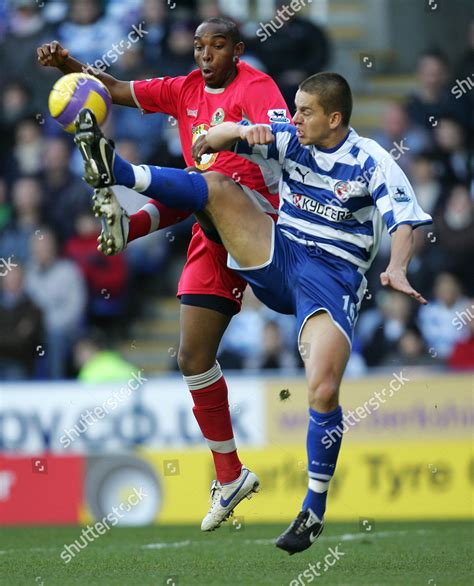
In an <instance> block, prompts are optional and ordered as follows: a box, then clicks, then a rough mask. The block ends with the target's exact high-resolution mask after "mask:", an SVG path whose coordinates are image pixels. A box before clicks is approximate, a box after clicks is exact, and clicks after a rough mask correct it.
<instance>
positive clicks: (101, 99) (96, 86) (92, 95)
mask: <svg viewBox="0 0 474 586" xmlns="http://www.w3.org/2000/svg"><path fill="white" fill-rule="evenodd" d="M111 106H112V98H111V96H110V92H109V90H108V89H107V88H106V87H105V85H104V84H103V83H102V82H101V81H99V80H98V79H97V78H96V77H93V76H92V75H89V74H87V73H69V74H68V75H64V76H63V77H61V78H60V79H58V81H57V82H56V83H55V84H54V86H53V89H52V90H51V92H50V94H49V98H48V107H49V111H50V113H51V116H52V117H53V118H54V119H55V120H56V121H57V122H58V123H59V124H60V125H61V126H62V127H63V128H64V130H65V131H66V132H71V133H73V132H74V130H75V128H74V120H75V119H76V116H77V115H78V114H79V112H80V111H81V110H82V109H83V108H89V109H90V110H92V112H94V114H95V117H96V118H97V123H98V124H99V125H100V124H103V123H104V122H105V121H106V119H107V116H108V114H109V111H110V108H111Z"/></svg>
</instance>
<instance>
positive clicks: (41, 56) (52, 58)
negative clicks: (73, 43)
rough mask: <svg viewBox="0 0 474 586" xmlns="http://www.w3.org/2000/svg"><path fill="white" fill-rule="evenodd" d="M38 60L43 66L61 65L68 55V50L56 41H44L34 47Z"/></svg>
mask: <svg viewBox="0 0 474 586" xmlns="http://www.w3.org/2000/svg"><path fill="white" fill-rule="evenodd" d="M36 54H37V56H38V61H39V62H40V63H41V65H44V66H45V67H62V66H63V65H64V63H65V62H66V59H67V58H68V57H69V51H68V50H67V49H65V48H64V47H61V45H60V44H59V43H58V41H53V42H52V43H45V44H44V45H41V47H38V48H37V49H36Z"/></svg>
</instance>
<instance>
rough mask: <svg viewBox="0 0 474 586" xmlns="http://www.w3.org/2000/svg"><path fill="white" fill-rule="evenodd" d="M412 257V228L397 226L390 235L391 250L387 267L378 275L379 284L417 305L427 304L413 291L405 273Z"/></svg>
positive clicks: (405, 225) (406, 225) (404, 225)
mask: <svg viewBox="0 0 474 586" xmlns="http://www.w3.org/2000/svg"><path fill="white" fill-rule="evenodd" d="M412 256H413V228H412V227H411V226H410V225H408V224H402V225H400V226H398V228H397V229H396V231H395V232H394V233H393V234H392V250H391V255H390V262H389V264H388V267H387V268H386V269H385V271H384V272H383V273H381V275H380V282H381V283H382V285H383V286H384V287H387V286H389V287H392V289H395V290H396V291H401V292H402V293H405V294H406V295H409V296H410V297H413V299H416V300H417V301H418V302H419V303H422V304H423V305H426V303H428V302H427V301H426V299H425V298H424V297H422V296H421V295H420V293H418V291H415V289H413V287H412V286H411V285H410V283H409V282H408V279H407V276H406V273H407V269H408V264H409V262H410V260H411V257H412Z"/></svg>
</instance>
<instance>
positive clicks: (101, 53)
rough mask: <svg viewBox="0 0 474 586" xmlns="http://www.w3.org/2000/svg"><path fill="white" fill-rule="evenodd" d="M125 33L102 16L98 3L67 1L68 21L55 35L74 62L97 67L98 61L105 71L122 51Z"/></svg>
mask: <svg viewBox="0 0 474 586" xmlns="http://www.w3.org/2000/svg"><path fill="white" fill-rule="evenodd" d="M128 32H129V31H124V30H122V28H121V27H120V25H119V24H118V23H117V22H116V21H114V20H113V19H111V18H107V17H105V16H104V13H103V10H102V5H101V2H100V0H70V2H69V15H68V19H67V20H66V21H65V22H63V23H62V24H61V25H60V26H59V28H58V31H57V34H58V39H59V41H60V42H63V43H64V45H65V46H66V47H67V48H68V49H69V50H70V52H71V54H72V55H74V56H75V57H77V59H79V60H80V61H82V62H83V63H87V64H89V65H95V66H96V67H101V65H100V64H99V63H98V61H99V60H101V61H102V63H104V66H105V68H107V67H109V66H110V64H111V63H113V62H115V61H116V60H117V59H118V58H119V57H120V54H121V53H123V52H124V51H125V49H126V47H127V43H128V42H129V41H128V40H127V38H126V34H127V33H128ZM36 46H39V45H36ZM107 53H108V55H107ZM107 63H108V64H109V65H107Z"/></svg>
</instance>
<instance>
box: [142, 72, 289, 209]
mask: <svg viewBox="0 0 474 586" xmlns="http://www.w3.org/2000/svg"><path fill="white" fill-rule="evenodd" d="M237 69H238V74H237V76H236V77H235V79H234V80H233V81H232V83H231V84H230V85H229V86H228V87H226V88H221V89H212V88H208V87H206V85H205V83H204V80H203V79H202V75H201V72H200V71H199V70H198V69H196V70H194V71H192V72H191V73H190V74H189V75H187V76H183V77H162V78H156V79H148V80H145V81H132V82H131V88H132V94H133V96H134V99H135V102H136V103H137V106H139V107H140V108H141V110H142V111H143V112H145V113H152V112H161V113H164V114H168V115H170V116H173V117H174V118H176V119H177V121H178V128H179V134H180V138H181V146H182V149H183V156H184V160H185V161H186V164H187V165H188V166H192V165H195V162H194V161H193V159H192V156H191V148H192V145H193V143H194V141H195V140H196V139H197V138H198V137H199V136H201V135H202V134H206V133H207V132H208V130H209V128H210V127H211V126H216V125H217V124H221V123H222V122H240V121H241V120H248V121H249V122H250V123H252V124H256V123H261V124H270V123H272V122H287V123H288V122H289V121H290V115H289V112H288V107H287V105H286V103H285V100H284V99H283V96H282V95H281V93H280V90H279V89H278V87H277V85H276V83H275V82H274V81H273V79H272V78H271V77H269V76H268V75H266V74H265V73H262V72H261V71H258V70H257V69H255V68H253V67H251V66H250V65H248V64H247V63H245V62H239V63H238V65H237ZM196 166H197V167H198V168H199V169H200V170H202V171H207V170H211V171H218V172H220V173H222V174H224V175H227V176H228V177H231V178H232V179H234V180H235V181H238V182H239V183H242V185H246V186H247V187H250V188H251V189H253V190H255V191H257V192H259V193H260V194H262V195H263V196H264V198H265V199H263V198H262V201H261V204H262V207H264V209H267V210H268V211H270V208H269V206H268V203H267V201H265V200H268V202H270V204H271V207H272V208H274V209H278V177H276V176H274V175H272V174H268V175H265V176H264V175H263V174H262V171H261V169H260V167H259V166H258V165H256V164H255V163H252V162H250V161H248V160H246V159H244V158H242V157H239V156H238V155H236V154H234V153H231V152H228V151H224V152H220V153H215V154H212V155H205V156H204V157H203V158H202V159H201V163H200V164H199V165H196Z"/></svg>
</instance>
